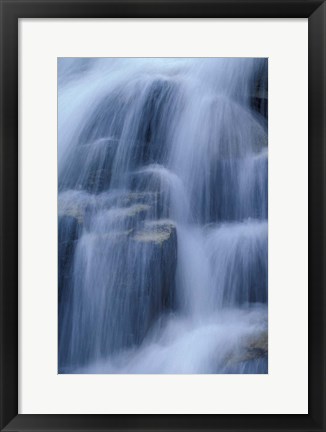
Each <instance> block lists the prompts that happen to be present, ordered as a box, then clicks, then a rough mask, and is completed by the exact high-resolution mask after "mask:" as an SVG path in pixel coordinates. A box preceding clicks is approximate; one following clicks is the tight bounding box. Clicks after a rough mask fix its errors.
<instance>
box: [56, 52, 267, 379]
mask: <svg viewBox="0 0 326 432" xmlns="http://www.w3.org/2000/svg"><path fill="white" fill-rule="evenodd" d="M266 78H267V77H266V61H265V60H259V59H94V60H85V59H84V60H81V59H61V60H60V61H59V371H60V372H63V373H76V372H77V373H266V372H267V120H266V118H265V117H264V115H262V114H266V113H265V112H263V111H264V107H260V106H258V108H259V109H257V105H255V106H254V100H255V95H256V93H257V92H258V90H259V92H260V93H262V92H266V91H267V88H266V83H267V79H266ZM257 86H258V87H259V88H257ZM259 110H260V111H261V113H259V112H258V111H259Z"/></svg>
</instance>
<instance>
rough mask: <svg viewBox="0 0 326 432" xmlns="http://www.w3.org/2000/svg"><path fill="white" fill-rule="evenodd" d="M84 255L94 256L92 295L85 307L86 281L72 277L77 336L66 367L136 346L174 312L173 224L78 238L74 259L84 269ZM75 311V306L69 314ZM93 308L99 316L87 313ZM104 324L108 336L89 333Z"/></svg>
mask: <svg viewBox="0 0 326 432" xmlns="http://www.w3.org/2000/svg"><path fill="white" fill-rule="evenodd" d="M83 239H84V240H85V249H83V248H84V245H83ZM84 251H87V252H88V253H89V255H91V256H92V260H91V261H90V262H89V261H88V266H89V271H90V273H91V274H92V280H93V281H94V282H95V283H94V285H92V287H91V289H92V291H94V292H93V293H92V294H91V297H90V298H89V303H87V302H86V301H85V298H84V297H83V296H87V295H89V294H88V290H89V283H88V280H87V277H86V279H85V276H84V275H83V273H81V274H76V275H75V276H74V286H75V287H76V290H77V292H78V296H79V301H78V303H77V308H78V313H77V314H76V315H75V323H74V324H75V325H77V327H78V334H74V336H73V338H72V340H71V341H70V343H71V345H72V346H71V350H70V354H69V356H68V357H67V358H66V359H65V364H66V365H68V366H67V367H68V368H69V364H74V365H75V364H79V365H80V366H82V365H83V364H86V363H87V362H88V361H90V360H92V359H93V357H94V354H95V355H99V354H100V355H101V356H106V355H108V354H111V353H116V352H118V351H119V350H121V349H125V348H129V347H132V346H134V345H139V344H140V343H141V342H142V341H143V339H144V337H145V336H146V335H147V333H148V331H149V329H150V328H151V327H152V326H153V325H154V324H155V322H156V321H157V320H159V319H160V318H161V317H162V315H163V314H166V313H170V312H172V311H173V310H174V308H175V290H176V287H175V274H176V265H177V233H176V227H175V226H174V224H173V223H172V222H171V221H166V220H163V221H155V222H154V221H153V222H146V223H145V224H144V225H143V226H142V227H140V228H139V229H136V230H135V229H132V228H131V229H129V230H124V231H117V230H115V231H112V232H108V233H104V232H103V233H98V234H97V235H96V236H94V235H92V238H91V241H89V239H87V237H82V238H81V239H80V245H79V249H78V251H77V256H76V260H77V263H78V268H82V267H83V259H84ZM103 274H104V275H106V276H105V277H104V278H103V277H102V275H103ZM94 275H98V278H97V277H96V276H95V278H94ZM95 292H97V294H96V295H95ZM99 293H101V295H99ZM93 294H94V295H93ZM99 299H100V303H99ZM74 308H76V302H74V305H72V308H71V310H72V313H74ZM94 309H95V310H96V311H97V314H92V313H91V311H92V310H94ZM75 310H76V309H75ZM103 325H105V326H106V328H107V329H109V331H103V332H101V334H100V335H94V334H92V329H94V328H101V326H103ZM62 363H63V362H62Z"/></svg>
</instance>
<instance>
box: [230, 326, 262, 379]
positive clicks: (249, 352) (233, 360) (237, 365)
mask: <svg viewBox="0 0 326 432" xmlns="http://www.w3.org/2000/svg"><path fill="white" fill-rule="evenodd" d="M223 372H224V373H241V374H243V373H268V332H267V329H266V330H264V331H262V332H260V333H258V334H256V335H254V336H251V337H249V338H248V339H245V340H244V341H242V343H240V344H239V346H238V348H237V349H236V350H235V351H234V352H232V353H230V354H229V356H228V357H227V358H226V359H225V370H224V371H223Z"/></svg>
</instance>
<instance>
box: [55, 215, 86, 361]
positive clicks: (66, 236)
mask: <svg viewBox="0 0 326 432" xmlns="http://www.w3.org/2000/svg"><path fill="white" fill-rule="evenodd" d="M80 232H81V225H80V223H79V221H78V219H77V218H75V217H73V216H66V215H64V216H59V218H58V311H59V315H58V319H59V328H60V327H61V326H65V327H66V328H67V329H71V326H72V319H71V315H70V314H67V313H65V311H66V310H67V309H69V305H71V304H72V301H73V290H72V283H73V265H74V255H75V250H76V246H77V241H78V237H79V235H80ZM68 333H69V330H68ZM63 335H67V333H66V332H65V333H63V332H60V333H59V365H61V364H65V363H66V360H67V358H66V357H67V354H66V351H64V350H61V349H60V346H62V344H65V343H66V342H67V340H65V339H66V337H63Z"/></svg>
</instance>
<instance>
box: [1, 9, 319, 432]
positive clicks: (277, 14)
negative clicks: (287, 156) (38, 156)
mask: <svg viewBox="0 0 326 432" xmlns="http://www.w3.org/2000/svg"><path fill="white" fill-rule="evenodd" d="M0 7H1V9H0V12H1V91H0V95H1V123H0V125H1V146H0V149H1V155H0V163H1V177H0V178H1V200H0V226H1V230H0V232H1V234H0V235H1V237H0V263H1V264H0V265H1V275H0V276H1V282H0V285H1V287H0V288H1V304H0V318H1V340H0V347H1V369H0V374H1V375H0V380H1V384H0V392H1V393H0V416H1V417H0V428H1V431H50V430H51V431H72V430H74V431H78V430H83V431H100V430H101V431H106V430H107V431H113V430H119V431H122V430H124V431H126V430H128V431H129V430H130V431H131V430H147V431H154V430H155V431H159V430H161V431H163V430H165V431H167V430H170V431H181V430H198V431H199V430H210V431H213V430H214V431H220V432H222V431H231V430H232V431H239V432H240V431H249V430H255V431H258V430H259V431H270V432H271V431H276V430H278V431H290V430H291V431H294V430H295V431H325V430H326V429H325V424H326V421H325V420H326V418H325V402H326V401H325V383H326V381H325V364H326V356H325V348H326V344H325V310H326V308H325V239H326V237H325V175H326V170H325V109H326V105H325V95H326V92H325V89H326V86H325V72H326V71H325V68H326V66H325V65H326V63H325V62H326V39H325V36H326V33H325V29H326V5H325V2H324V1H320V0H285V1H279V0H202V1H200V0H174V1H169V0H156V1H154V0H120V1H119V0H112V1H111V0H66V1H60V0H57V1H54V0H42V1H33V0H0ZM20 18H309V27H308V28H309V33H308V34H309V41H308V44H309V82H308V88H309V102H308V103H309V107H308V108H309V117H308V125H309V149H308V153H309V157H308V169H309V180H308V182H309V184H308V191H309V211H308V217H309V226H308V230H309V246H308V248H309V250H308V253H309V259H308V266H309V305H308V313H309V330H308V335H309V359H308V360H309V370H308V374H309V385H308V398H309V404H308V410H309V413H308V414H307V415H291V414H288V415H279V414H275V415H254V414H253V415H251V414H250V415H86V414H85V415H37V414H35V415H34V414H33V415H23V414H18V279H19V278H18V258H19V246H18V245H19V243H18V236H19V230H18V211H19V202H18V192H19V191H18V184H19V182H18V176H19V172H18V153H19V152H18V20H19V19H20ZM294 163H295V162H294ZM298 247H300V245H298ZM294 307H295V304H294ZM279 390H280V392H281V391H282V389H279ZM44 397H46V395H44Z"/></svg>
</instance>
